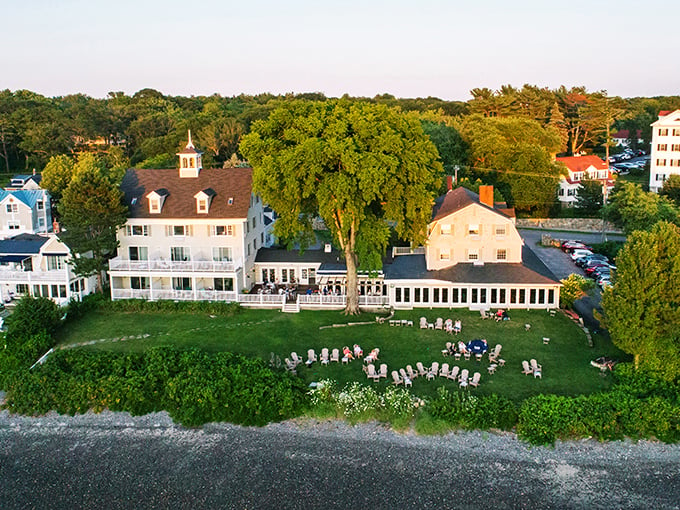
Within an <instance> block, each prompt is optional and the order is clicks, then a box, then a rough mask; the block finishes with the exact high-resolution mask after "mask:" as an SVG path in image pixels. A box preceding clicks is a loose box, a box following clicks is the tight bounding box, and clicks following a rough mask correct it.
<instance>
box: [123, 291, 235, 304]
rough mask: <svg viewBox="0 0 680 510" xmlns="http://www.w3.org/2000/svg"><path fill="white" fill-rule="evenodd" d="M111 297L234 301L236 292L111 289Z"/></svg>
mask: <svg viewBox="0 0 680 510" xmlns="http://www.w3.org/2000/svg"><path fill="white" fill-rule="evenodd" d="M111 298H112V299H147V300H151V299H154V300H156V299H169V300H172V301H226V302H230V301H236V300H237V299H238V294H237V293H236V292H230V291H223V290H196V292H194V291H193V290H172V289H111Z"/></svg>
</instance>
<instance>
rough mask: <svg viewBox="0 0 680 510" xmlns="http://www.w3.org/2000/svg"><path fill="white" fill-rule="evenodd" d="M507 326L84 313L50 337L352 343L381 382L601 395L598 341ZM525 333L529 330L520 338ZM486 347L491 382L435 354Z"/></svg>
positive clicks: (271, 315) (220, 345) (347, 369)
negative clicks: (428, 372)
mask: <svg viewBox="0 0 680 510" xmlns="http://www.w3.org/2000/svg"><path fill="white" fill-rule="evenodd" d="M421 316H425V317H427V319H428V320H429V321H430V322H434V321H435V319H436V318H437V317H443V318H449V317H450V318H452V319H461V320H462V322H463V332H462V333H461V334H460V335H459V336H458V337H455V336H451V335H448V334H447V333H445V332H443V331H439V330H421V329H419V328H418V319H419V318H420V317H421ZM510 316H511V318H512V320H510V321H505V322H500V323H496V322H495V321H493V320H491V319H488V320H482V319H481V318H480V316H479V313H478V312H471V311H468V310H414V311H410V312H397V314H396V316H395V318H396V319H408V320H412V321H414V324H415V326H414V327H413V328H409V327H390V326H389V325H388V324H377V323H375V315H374V314H363V315H361V316H359V317H346V316H344V315H343V314H342V313H341V312H322V311H305V312H301V313H299V314H284V313H281V312H280V311H274V310H248V309H244V310H243V311H242V312H241V313H239V314H236V315H234V316H232V317H221V316H218V317H210V316H209V315H208V314H188V313H160V312H154V313H123V312H110V311H94V312H90V313H88V315H87V316H86V317H84V318H82V319H80V320H78V321H77V322H73V323H70V324H68V325H67V326H66V327H65V328H64V330H62V331H61V332H60V336H59V341H60V343H61V344H70V343H76V342H85V341H90V340H96V339H111V340H109V341H105V342H98V343H96V344H93V345H91V346H88V347H87V348H91V349H102V350H112V351H114V350H115V351H140V350H144V349H148V348H150V347H153V346H158V345H167V346H175V347H199V348H202V349H206V350H209V351H232V352H237V353H241V354H245V355H248V356H259V357H262V358H264V359H267V360H269V359H270V356H271V353H272V352H273V353H275V354H276V355H278V356H279V357H280V358H281V360H283V358H285V357H289V356H290V352H291V351H295V352H297V353H298V355H300V356H301V357H302V358H303V359H306V357H307V349H315V350H316V352H317V354H318V353H320V351H321V348H322V347H328V348H329V349H332V348H339V349H341V348H342V347H343V346H344V345H348V346H350V347H351V346H352V345H353V344H354V343H358V344H359V345H361V346H362V348H363V350H364V353H366V354H367V353H368V352H369V351H370V350H371V349H373V348H374V347H378V348H380V361H379V363H386V364H387V365H388V369H389V372H391V371H392V370H394V369H399V368H402V367H405V366H406V365H407V364H410V365H411V366H413V368H414V369H415V368H416V362H418V361H421V362H422V363H423V364H424V365H425V366H429V365H430V364H431V363H432V362H433V361H438V362H439V363H440V365H441V364H442V363H446V362H448V363H449V364H450V365H451V366H453V365H458V366H459V367H460V368H461V370H462V369H464V368H467V369H468V370H469V371H470V375H472V374H473V373H474V372H475V371H478V372H480V373H481V374H482V380H481V384H480V386H479V388H477V389H474V388H472V389H470V390H469V391H471V392H475V393H478V394H490V393H498V394H501V395H504V396H506V397H509V398H511V399H514V400H521V399H524V398H526V397H528V396H531V395H536V394H539V393H554V394H558V395H577V394H583V393H592V392H596V391H601V390H603V389H606V388H608V387H609V385H610V378H609V377H602V376H601V375H600V373H599V371H598V370H597V369H595V368H593V367H591V366H590V360H592V359H594V358H597V357H599V356H603V355H607V356H612V357H615V358H619V359H622V358H623V354H622V353H621V352H620V351H618V350H617V349H616V348H615V347H614V346H613V345H612V344H611V343H610V342H609V341H608V340H606V339H604V338H602V337H599V336H596V337H595V347H594V348H590V347H588V344H587V342H586V338H585V335H584V333H583V332H582V331H581V330H580V329H579V328H578V327H577V326H576V325H574V324H573V323H572V322H571V321H570V320H568V319H567V318H566V317H564V316H562V315H561V314H557V315H556V316H555V317H551V316H550V315H549V314H548V313H547V312H545V311H525V310H521V311H517V310H513V311H511V312H510ZM364 321H366V322H370V324H368V325H357V326H347V327H337V328H327V329H320V327H321V326H328V325H331V324H341V323H348V322H364ZM525 324H531V329H530V331H528V332H527V331H525V327H524V325H525ZM143 334H147V335H149V336H148V337H146V338H133V339H128V340H124V341H120V340H115V341H114V340H113V339H114V338H116V339H119V338H121V337H128V336H138V335H143ZM543 337H549V338H550V343H549V344H548V345H543V342H542V338H543ZM474 338H486V339H487V341H488V343H489V346H490V347H493V346H494V345H495V344H496V343H501V344H502V345H503V350H502V352H501V356H500V357H501V358H503V359H505V360H506V365H505V367H501V368H499V369H498V371H497V372H496V374H494V375H488V374H487V367H488V365H489V362H488V360H487V358H486V357H485V358H484V360H483V361H482V362H476V361H475V360H474V358H473V359H472V360H470V361H464V360H460V361H458V362H456V361H455V359H454V358H450V357H444V356H442V354H441V350H442V349H443V348H444V345H445V343H446V342H447V341H454V340H456V341H457V340H459V339H462V340H463V341H466V342H467V341H469V340H472V339H474ZM530 358H536V359H537V360H538V362H539V363H540V364H541V365H542V366H543V379H534V378H533V376H525V375H523V374H522V373H521V362H522V360H524V359H526V360H528V359H530ZM298 373H299V374H300V376H301V377H303V378H304V379H305V380H306V381H307V382H311V381H315V380H320V379H326V378H330V379H335V380H337V381H338V382H339V383H340V385H343V384H344V383H346V382H350V381H360V382H363V383H365V384H370V385H375V386H385V385H387V384H391V377H388V379H387V381H385V380H382V381H381V382H379V383H373V382H372V381H368V380H367V379H366V376H365V375H364V373H363V371H362V363H361V362H360V361H354V362H352V363H350V364H348V365H343V364H341V363H338V364H330V365H329V366H322V365H320V364H319V363H315V364H314V365H313V366H312V367H311V368H306V367H305V366H304V365H301V366H300V367H298ZM441 385H444V386H447V387H449V388H452V389H453V388H457V385H456V384H455V383H454V382H453V381H449V380H446V379H442V378H437V379H436V380H434V381H427V380H425V379H424V378H418V379H416V380H415V381H413V392H414V393H415V394H417V395H421V396H429V395H433V394H434V393H435V391H436V388H437V387H439V386H441Z"/></svg>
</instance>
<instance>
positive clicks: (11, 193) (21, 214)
mask: <svg viewBox="0 0 680 510" xmlns="http://www.w3.org/2000/svg"><path fill="white" fill-rule="evenodd" d="M51 231H52V209H51V205H50V194H49V193H48V192H47V191H45V190H41V189H37V190H35V189H19V190H0V239H2V238H5V237H12V236H16V235H18V234H24V233H27V234H38V233H48V232H51Z"/></svg>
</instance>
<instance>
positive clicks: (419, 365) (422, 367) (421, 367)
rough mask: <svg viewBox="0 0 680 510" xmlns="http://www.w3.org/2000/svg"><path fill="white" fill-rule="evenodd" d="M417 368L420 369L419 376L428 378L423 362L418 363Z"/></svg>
mask: <svg viewBox="0 0 680 510" xmlns="http://www.w3.org/2000/svg"><path fill="white" fill-rule="evenodd" d="M416 368H417V369H418V375H421V376H423V377H425V376H427V369H426V368H425V367H424V366H423V363H422V362H420V361H419V362H418V363H416Z"/></svg>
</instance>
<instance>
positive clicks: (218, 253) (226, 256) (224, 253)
mask: <svg viewBox="0 0 680 510" xmlns="http://www.w3.org/2000/svg"><path fill="white" fill-rule="evenodd" d="M212 252H213V260H214V261H215V262H231V260H232V258H231V248H230V247H228V246H215V247H213V249H212Z"/></svg>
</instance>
